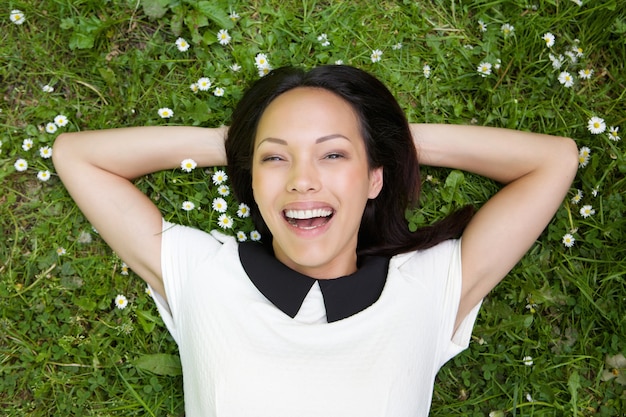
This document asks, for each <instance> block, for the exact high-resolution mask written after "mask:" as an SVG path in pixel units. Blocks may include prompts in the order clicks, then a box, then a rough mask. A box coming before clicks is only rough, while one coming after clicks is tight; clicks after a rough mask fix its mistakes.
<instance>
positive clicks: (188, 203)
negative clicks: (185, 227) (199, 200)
mask: <svg viewBox="0 0 626 417" xmlns="http://www.w3.org/2000/svg"><path fill="white" fill-rule="evenodd" d="M181 208H182V209H183V210H185V211H191V210H193V209H194V208H196V205H195V204H194V203H192V202H191V201H183V204H182V207H181Z"/></svg>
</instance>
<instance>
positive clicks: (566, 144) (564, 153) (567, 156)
mask: <svg viewBox="0 0 626 417" xmlns="http://www.w3.org/2000/svg"><path fill="white" fill-rule="evenodd" d="M560 139H561V150H560V152H559V154H560V156H561V158H562V161H563V162H562V163H563V165H564V168H565V169H566V171H567V172H569V173H571V175H572V179H573V178H574V176H575V175H576V172H577V171H578V164H579V159H578V146H577V145H576V142H575V141H574V140H573V139H571V138H566V137H563V138H560Z"/></svg>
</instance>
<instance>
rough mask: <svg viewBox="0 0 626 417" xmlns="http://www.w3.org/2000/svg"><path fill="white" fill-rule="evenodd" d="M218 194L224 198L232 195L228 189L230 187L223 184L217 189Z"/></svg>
mask: <svg viewBox="0 0 626 417" xmlns="http://www.w3.org/2000/svg"><path fill="white" fill-rule="evenodd" d="M217 193H218V194H219V195H221V196H222V197H226V196H227V195H229V194H230V188H228V185H226V184H222V185H220V186H219V187H217Z"/></svg>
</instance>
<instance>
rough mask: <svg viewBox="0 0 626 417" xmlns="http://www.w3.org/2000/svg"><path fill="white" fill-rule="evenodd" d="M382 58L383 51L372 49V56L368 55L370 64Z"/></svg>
mask: <svg viewBox="0 0 626 417" xmlns="http://www.w3.org/2000/svg"><path fill="white" fill-rule="evenodd" d="M382 56H383V51H381V50H380V49H374V50H373V51H372V54H371V55H370V59H371V60H372V62H379V61H380V59H381V58H382Z"/></svg>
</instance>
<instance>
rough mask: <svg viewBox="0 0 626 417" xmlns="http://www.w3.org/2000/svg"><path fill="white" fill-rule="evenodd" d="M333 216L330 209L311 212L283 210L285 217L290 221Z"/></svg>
mask: <svg viewBox="0 0 626 417" xmlns="http://www.w3.org/2000/svg"><path fill="white" fill-rule="evenodd" d="M331 214H333V211H332V210H330V209H321V208H320V209H313V210H285V216H287V217H289V218H291V219H312V218H314V217H328V216H330V215H331Z"/></svg>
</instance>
